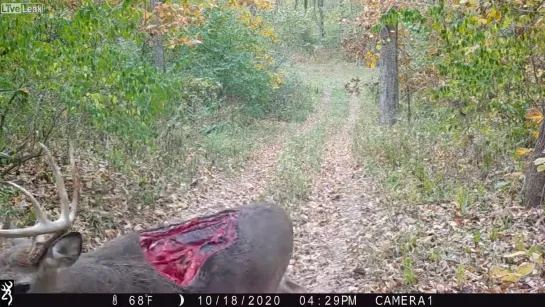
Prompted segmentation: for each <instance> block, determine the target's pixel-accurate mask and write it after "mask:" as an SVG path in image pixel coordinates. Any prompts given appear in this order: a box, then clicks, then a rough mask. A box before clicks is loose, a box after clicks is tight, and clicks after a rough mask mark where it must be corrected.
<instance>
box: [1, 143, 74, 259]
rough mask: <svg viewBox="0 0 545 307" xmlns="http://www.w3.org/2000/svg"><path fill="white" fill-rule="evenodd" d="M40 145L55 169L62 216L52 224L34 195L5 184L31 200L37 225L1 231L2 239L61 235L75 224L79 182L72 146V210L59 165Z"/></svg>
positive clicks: (20, 188)
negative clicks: (60, 233)
mask: <svg viewBox="0 0 545 307" xmlns="http://www.w3.org/2000/svg"><path fill="white" fill-rule="evenodd" d="M38 144H39V145H40V146H41V147H42V149H44V151H45V155H46V157H47V160H48V163H49V165H50V166H51V168H52V169H53V174H54V175H55V182H56V184H57V190H58V194H59V198H60V200H61V214H60V216H59V218H58V219H57V220H56V221H53V222H51V221H50V220H48V219H47V217H46V215H45V212H44V210H43V209H42V208H41V206H40V204H39V203H38V201H37V200H36V198H34V196H32V194H31V193H30V192H29V191H27V190H26V189H24V188H23V187H21V186H19V185H17V184H15V183H13V182H5V183H7V184H9V185H11V186H13V187H15V188H17V189H19V190H21V191H22V192H23V193H24V194H25V195H26V196H27V197H28V198H29V199H30V201H31V202H32V205H33V207H34V209H35V210H36V220H37V223H36V224H35V225H34V226H31V227H27V228H22V229H0V237H6V238H19V237H36V236H38V235H42V234H47V233H59V232H61V231H64V230H66V229H67V228H68V227H70V225H71V224H72V223H73V222H74V219H75V217H76V209H77V205H78V197H79V181H78V179H77V175H76V173H77V172H76V163H75V162H74V155H73V149H72V144H71V143H70V164H71V165H72V174H73V176H74V185H75V186H74V194H73V195H74V199H73V201H72V208H71V209H70V203H69V200H68V194H67V193H66V187H65V185H64V180H63V178H62V174H61V172H60V169H59V167H58V166H57V163H55V160H54V159H53V157H52V156H51V153H50V152H49V150H48V149H47V147H45V145H44V144H42V143H38ZM36 244H37V243H36ZM36 244H35V245H36ZM38 245H39V244H38ZM31 254H32V252H31ZM31 258H32V257H31Z"/></svg>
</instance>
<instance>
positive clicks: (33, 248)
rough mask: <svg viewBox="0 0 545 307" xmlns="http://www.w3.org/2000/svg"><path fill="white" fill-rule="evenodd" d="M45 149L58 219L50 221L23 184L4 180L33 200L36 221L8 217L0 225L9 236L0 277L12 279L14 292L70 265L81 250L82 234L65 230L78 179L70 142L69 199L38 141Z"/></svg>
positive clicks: (75, 200)
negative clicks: (20, 223)
mask: <svg viewBox="0 0 545 307" xmlns="http://www.w3.org/2000/svg"><path fill="white" fill-rule="evenodd" d="M39 145H40V146H41V147H42V148H43V149H44V152H45V156H46V158H47V162H48V164H49V165H50V167H51V168H52V169H53V175H54V176H55V182H56V185H57V190H58V194H59V198H60V207H61V213H60V216H59V218H58V219H57V220H55V221H50V220H49V219H48V218H47V215H46V213H45V211H44V210H43V209H42V207H41V206H40V204H39V203H38V201H37V200H36V198H34V196H33V195H32V194H31V193H30V192H29V191H27V190H26V189H24V188H23V187H21V186H19V185H17V184H15V183H13V182H3V183H5V184H8V185H10V186H12V187H14V188H16V189H18V190H20V191H21V192H22V193H23V194H25V195H26V197H27V198H28V199H29V200H30V202H31V203H32V207H33V208H34V211H35V215H36V224H35V225H34V226H31V227H27V228H20V229H17V228H12V227H11V225H10V223H9V220H7V222H5V223H4V225H3V226H2V229H0V237H4V238H7V239H8V242H9V244H8V248H7V249H5V250H4V251H2V253H0V279H13V280H15V285H14V286H13V292H15V293H18V292H27V291H28V290H29V289H31V288H32V285H33V284H34V283H35V281H36V279H37V278H39V276H45V275H54V273H55V272H56V271H57V270H59V269H61V268H64V267H69V266H71V265H72V264H74V262H76V260H77V259H78V257H79V256H80V254H81V249H82V237H81V234H80V233H78V232H70V233H68V234H65V232H66V230H67V229H68V228H69V227H70V225H71V224H72V223H73V222H74V219H75V218H76V211H77V206H78V199H79V180H78V178H77V170H76V163H75V161H74V156H73V149H72V144H70V149H69V156H70V164H71V167H72V176H73V182H74V191H73V195H72V203H70V201H69V200H68V194H67V193H66V187H65V185H64V180H63V178H62V175H61V172H60V169H59V167H58V166H57V164H56V163H55V160H54V159H53V157H52V156H51V153H50V152H49V150H48V149H47V148H46V147H45V146H44V145H43V144H41V143H40V144H39Z"/></svg>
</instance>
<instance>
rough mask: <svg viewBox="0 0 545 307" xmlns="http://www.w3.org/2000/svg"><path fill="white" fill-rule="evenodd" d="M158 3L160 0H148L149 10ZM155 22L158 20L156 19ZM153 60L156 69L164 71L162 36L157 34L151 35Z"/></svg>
mask: <svg viewBox="0 0 545 307" xmlns="http://www.w3.org/2000/svg"><path fill="white" fill-rule="evenodd" d="M159 3H161V1H160V0H150V6H151V10H152V11H153V10H154V9H155V7H156V6H157V5H158V4H159ZM156 22H158V20H157V21H156ZM153 62H154V63H155V67H157V69H158V70H160V71H161V72H165V56H164V50H163V36H162V35H159V34H157V35H154V36H153Z"/></svg>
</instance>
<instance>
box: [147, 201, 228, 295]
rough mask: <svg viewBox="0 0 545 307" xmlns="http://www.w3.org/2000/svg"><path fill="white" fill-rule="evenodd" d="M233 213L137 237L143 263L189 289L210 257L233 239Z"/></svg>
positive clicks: (171, 226)
mask: <svg viewBox="0 0 545 307" xmlns="http://www.w3.org/2000/svg"><path fill="white" fill-rule="evenodd" d="M236 226H237V213H236V212H234V211H229V212H226V213H222V214H218V215H213V216H209V217H204V218H194V219H192V220H190V221H188V222H185V223H183V224H177V225H170V226H167V227H164V228H159V229H154V230H151V231H145V232H142V233H141V234H140V246H141V247H142V250H143V252H144V255H145V257H146V259H147V261H148V262H149V263H150V264H151V265H152V266H154V267H155V269H156V270H157V271H159V272H160V273H161V274H163V276H165V277H167V278H169V279H170V280H172V281H174V282H175V283H176V284H178V285H180V286H187V285H189V284H190V283H191V282H192V281H193V279H194V278H195V276H196V275H197V273H198V272H199V269H200V268H201V267H202V265H203V264H204V263H205V262H206V260H207V259H208V258H210V256H212V255H214V254H216V253H218V252H219V251H221V250H223V249H225V248H227V247H229V246H230V245H231V244H233V242H234V241H235V240H236V238H237V232H236Z"/></svg>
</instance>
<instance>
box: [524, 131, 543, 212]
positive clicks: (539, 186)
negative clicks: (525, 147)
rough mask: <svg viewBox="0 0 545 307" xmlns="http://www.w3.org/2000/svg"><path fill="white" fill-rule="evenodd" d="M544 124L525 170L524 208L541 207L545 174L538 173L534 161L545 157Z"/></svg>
mask: <svg viewBox="0 0 545 307" xmlns="http://www.w3.org/2000/svg"><path fill="white" fill-rule="evenodd" d="M544 151H545V122H543V123H541V127H540V128H539V137H538V138H537V141H536V146H535V147H534V153H533V155H532V162H530V165H528V167H527V168H526V173H525V180H524V185H523V186H522V202H523V204H524V205H525V206H526V207H538V206H541V205H543V195H544V189H545V172H538V171H537V168H536V166H535V165H534V163H533V162H534V161H535V160H536V159H537V158H543V157H545V152H544Z"/></svg>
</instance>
